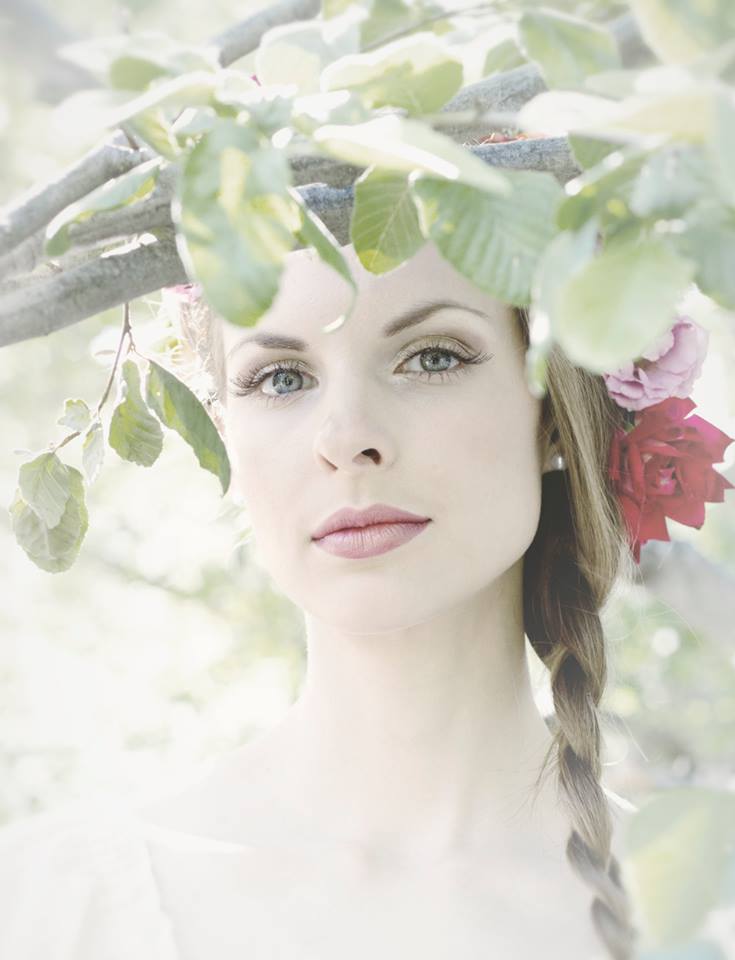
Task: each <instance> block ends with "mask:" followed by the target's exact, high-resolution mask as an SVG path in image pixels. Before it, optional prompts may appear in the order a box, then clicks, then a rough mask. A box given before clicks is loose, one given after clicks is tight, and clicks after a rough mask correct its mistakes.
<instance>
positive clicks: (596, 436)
mask: <svg viewBox="0 0 735 960" xmlns="http://www.w3.org/2000/svg"><path fill="white" fill-rule="evenodd" d="M520 319H521V320H522V321H523V332H524V337H525V338H526V344H527V343H528V341H527V336H528V329H527V317H526V316H525V315H524V313H523V312H521V313H520ZM547 369H548V374H547V383H548V390H547V393H546V395H545V397H544V402H543V406H542V429H543V431H544V432H545V433H546V435H548V434H550V433H552V431H553V433H554V434H555V439H557V440H558V447H559V449H560V452H561V453H562V454H563V455H564V459H565V461H566V465H567V468H566V470H563V471H551V472H548V473H545V474H543V477H542V497H541V515H540V518H539V525H538V529H537V531H536V535H535V537H534V540H533V542H532V543H531V545H530V546H529V548H528V550H527V552H526V554H525V557H524V569H523V579H524V585H523V587H524V589H523V603H524V629H525V633H526V635H527V636H528V639H529V642H530V643H531V645H532V646H533V648H534V650H535V651H536V653H537V654H538V655H539V657H540V658H541V660H542V661H543V662H544V664H545V665H546V666H547V667H548V669H549V671H550V681H551V692H552V696H553V703H554V723H553V737H552V742H551V744H550V746H549V749H548V751H547V754H546V757H545V759H544V763H543V765H542V767H541V772H540V774H539V778H538V779H539V780H540V779H541V777H542V776H543V774H544V772H545V770H546V768H547V766H548V765H549V761H550V760H551V759H552V755H553V760H554V763H553V766H554V767H555V769H556V774H557V788H558V791H559V795H560V800H561V802H562V803H563V804H564V805H565V806H566V809H567V810H568V812H569V815H570V820H571V822H572V824H573V829H572V832H571V835H570V837H569V840H568V842H567V846H566V856H567V859H568V861H569V863H570V865H571V866H572V868H573V869H574V871H575V872H576V874H577V875H578V876H579V877H580V878H581V879H582V880H583V881H584V882H585V883H586V884H587V885H588V886H589V887H590V888H591V889H592V891H593V892H594V897H593V900H592V904H591V913H592V920H593V924H594V927H595V930H596V931H597V933H598V935H599V937H600V939H601V941H602V943H603V944H604V945H605V947H606V949H607V951H608V953H609V955H610V956H611V957H612V958H613V960H631V958H632V957H633V956H634V945H635V941H636V938H637V934H638V931H637V930H636V928H635V927H634V925H633V922H632V908H631V903H630V900H629V898H628V894H627V891H626V889H625V887H624V885H623V881H622V875H621V867H620V863H619V861H618V859H617V857H616V856H615V855H614V853H613V852H612V849H611V842H612V832H613V821H612V815H611V811H610V807H609V803H608V800H607V797H606V796H605V793H604V791H603V789H602V784H601V776H602V760H601V749H602V732H601V723H600V710H599V705H600V702H601V699H602V696H603V694H604V692H605V687H606V683H607V674H608V668H607V654H606V645H605V637H604V633H603V629H602V623H601V620H600V610H601V608H602V606H603V605H604V603H605V601H606V599H607V597H608V595H609V592H610V590H611V588H612V586H613V584H614V582H615V580H616V579H617V577H618V575H619V574H620V572H621V570H622V569H623V568H624V567H625V566H626V562H627V563H628V564H629V563H630V560H629V558H628V560H627V561H626V557H627V553H626V549H627V547H626V541H625V536H624V532H623V526H622V522H621V517H620V513H619V509H618V507H617V504H616V501H615V498H614V494H613V493H612V491H611V488H610V481H609V477H608V473H607V458H608V451H609V446H610V441H611V437H612V430H613V429H614V427H615V426H616V425H617V423H618V421H619V417H620V413H621V411H620V410H619V408H617V407H616V406H615V405H614V404H613V402H612V401H611V400H610V397H609V396H608V394H607V390H606V388H605V385H604V382H603V381H602V378H601V377H598V376H595V375H593V374H591V373H589V372H588V371H585V370H583V369H581V368H579V367H576V366H575V365H573V364H572V363H571V361H569V359H568V358H566V356H565V355H564V354H563V353H562V351H561V350H560V349H559V348H558V347H554V348H553V349H552V351H551V354H550V355H549V358H548V368H547ZM628 569H630V566H628ZM537 782H538V780H537Z"/></svg>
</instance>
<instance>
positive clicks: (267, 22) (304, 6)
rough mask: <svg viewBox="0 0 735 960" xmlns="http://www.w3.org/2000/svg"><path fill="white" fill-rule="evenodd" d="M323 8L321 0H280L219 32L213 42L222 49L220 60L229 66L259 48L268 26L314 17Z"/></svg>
mask: <svg viewBox="0 0 735 960" xmlns="http://www.w3.org/2000/svg"><path fill="white" fill-rule="evenodd" d="M320 9H321V3H320V0H280V2H278V3H271V4H268V6H266V7H264V8H263V9H262V10H258V12H257V13H254V14H253V15H252V16H251V17H248V18H247V20H244V21H243V22H242V23H238V24H236V25H235V26H234V27H230V28H229V29H228V30H225V31H223V32H222V33H220V34H218V35H217V36H216V37H214V38H213V39H212V41H211V43H212V44H213V45H214V46H215V47H217V48H218V49H219V62H220V63H221V64H222V66H223V67H228V66H229V65H230V64H231V63H234V62H235V60H239V59H240V57H244V56H245V54H247V53H250V52H251V51H253V50H255V48H256V47H257V46H258V44H259V43H260V38H261V37H262V36H263V34H264V33H265V32H266V30H270V28H271V27H276V26H278V25H279V24H282V23H292V22H293V21H295V20H312V19H313V18H314V17H316V16H317V14H318V13H319V10H320Z"/></svg>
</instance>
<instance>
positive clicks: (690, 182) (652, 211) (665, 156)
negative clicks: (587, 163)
mask: <svg viewBox="0 0 735 960" xmlns="http://www.w3.org/2000/svg"><path fill="white" fill-rule="evenodd" d="M710 186H711V174H710V171H709V169H708V164H707V157H706V155H705V153H704V151H703V149H702V148H701V147H700V146H696V145H693V144H685V143H682V144H679V143H677V144H671V145H670V146H665V147H663V148H662V149H660V150H659V151H657V152H656V153H655V154H653V156H652V157H650V159H649V160H648V161H647V162H646V163H645V165H644V166H643V168H642V169H641V172H640V174H639V175H638V178H637V180H636V182H635V184H634V187H633V191H632V193H631V196H630V208H631V210H632V211H633V212H634V213H635V214H636V215H637V216H639V217H654V218H662V219H674V218H675V217H681V216H682V215H683V214H684V213H686V211H687V210H688V209H689V207H691V206H693V205H694V204H695V203H696V202H697V201H698V200H699V199H700V198H701V197H702V196H703V194H704V193H705V192H706V191H707V190H708V188H709V187H710Z"/></svg>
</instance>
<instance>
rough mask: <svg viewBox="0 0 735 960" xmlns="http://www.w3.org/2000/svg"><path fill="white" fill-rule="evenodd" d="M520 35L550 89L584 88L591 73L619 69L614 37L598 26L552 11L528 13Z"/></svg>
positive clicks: (525, 12)
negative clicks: (585, 81)
mask: <svg viewBox="0 0 735 960" xmlns="http://www.w3.org/2000/svg"><path fill="white" fill-rule="evenodd" d="M519 36H520V41H521V45H522V46H523V47H524V49H525V53H526V55H527V56H528V57H530V58H531V59H532V60H535V61H536V63H537V64H538V65H539V67H540V68H541V72H542V74H543V76H544V79H545V80H546V83H547V85H548V86H549V87H572V88H573V87H581V86H582V85H583V83H584V80H585V78H586V77H587V76H588V75H589V74H591V73H598V72H600V71H602V70H612V69H615V68H616V67H619V66H620V65H621V64H620V54H619V53H618V48H617V44H616V43H615V40H614V38H613V36H612V34H611V33H610V32H609V31H608V30H605V29H604V28H603V27H599V26H597V25H596V24H593V23H588V22H586V21H584V20H580V19H579V18H577V17H572V16H569V15H568V14H565V13H558V12H556V11H552V10H526V11H524V12H523V13H522V14H521V18H520V22H519Z"/></svg>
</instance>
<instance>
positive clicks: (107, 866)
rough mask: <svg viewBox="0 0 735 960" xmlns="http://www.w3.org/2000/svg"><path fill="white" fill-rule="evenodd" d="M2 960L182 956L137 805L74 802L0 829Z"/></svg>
mask: <svg viewBox="0 0 735 960" xmlns="http://www.w3.org/2000/svg"><path fill="white" fill-rule="evenodd" d="M0 960H180V958H179V956H178V953H177V950H176V945H175V941H174V938H173V931H172V929H171V924H170V921H169V919H168V917H167V915H166V913H165V911H164V910H163V907H162V905H161V902H160V900H159V893H158V887H157V885H156V880H155V876H154V873H153V867H152V862H151V859H150V854H149V848H148V845H147V843H146V839H145V827H144V825H143V822H142V821H138V820H137V819H136V817H135V815H134V813H133V811H132V809H130V810H128V809H127V808H124V807H116V806H114V805H112V804H109V803H106V804H105V806H104V807H102V806H99V805H94V804H75V805H74V806H72V807H71V808H67V809H66V810H65V811H64V812H62V813H53V814H41V815H36V816H33V817H29V818H26V819H25V820H22V821H20V822H18V823H14V824H10V825H9V826H6V827H4V828H3V829H1V830H0Z"/></svg>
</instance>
